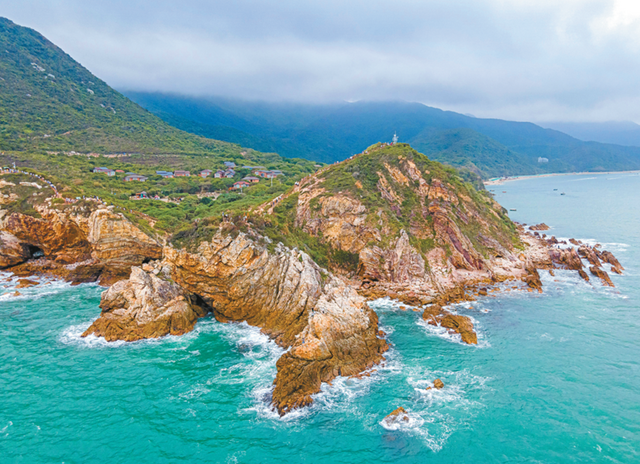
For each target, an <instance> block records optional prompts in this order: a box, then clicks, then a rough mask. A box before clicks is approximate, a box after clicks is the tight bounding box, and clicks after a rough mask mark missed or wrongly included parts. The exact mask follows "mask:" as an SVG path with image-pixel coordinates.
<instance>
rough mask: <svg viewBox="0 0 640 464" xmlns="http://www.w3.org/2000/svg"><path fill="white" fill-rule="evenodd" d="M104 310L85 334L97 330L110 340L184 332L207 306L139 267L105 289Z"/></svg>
mask: <svg viewBox="0 0 640 464" xmlns="http://www.w3.org/2000/svg"><path fill="white" fill-rule="evenodd" d="M100 308H101V309H102V313H101V314H100V317H99V318H98V319H97V320H96V321H95V322H94V323H93V324H91V327H89V328H88V329H87V330H86V331H85V332H84V333H83V334H82V336H83V337H86V336H88V335H91V334H94V335H96V336H98V337H104V338H105V340H107V341H110V342H111V341H115V340H125V341H135V340H141V339H145V338H158V337H163V336H165V335H169V334H171V335H182V334H185V333H187V332H189V331H191V330H193V327H194V325H195V323H196V320H197V319H198V318H199V317H203V316H205V315H206V314H207V313H208V310H207V309H205V308H203V307H201V306H198V305H196V304H194V302H193V301H192V298H190V296H189V295H188V294H186V293H185V292H184V291H183V290H182V289H181V288H180V287H179V286H178V285H176V284H175V283H172V282H169V281H165V280H161V279H159V278H158V277H156V276H154V275H152V274H148V273H146V272H145V271H143V270H142V269H141V268H139V267H133V268H132V269H131V277H130V278H129V279H128V280H121V281H119V282H117V283H115V284H114V285H113V286H111V287H110V288H109V289H108V290H106V291H105V292H103V293H102V299H101V302H100Z"/></svg>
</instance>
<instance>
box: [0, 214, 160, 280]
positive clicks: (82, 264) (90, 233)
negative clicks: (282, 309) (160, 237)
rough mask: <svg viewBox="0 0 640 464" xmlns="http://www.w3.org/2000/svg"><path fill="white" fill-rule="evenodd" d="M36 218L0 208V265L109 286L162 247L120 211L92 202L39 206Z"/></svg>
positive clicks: (26, 273) (21, 273) (24, 272)
mask: <svg viewBox="0 0 640 464" xmlns="http://www.w3.org/2000/svg"><path fill="white" fill-rule="evenodd" d="M38 213H39V215H40V216H41V217H39V218H37V217H33V216H30V215H26V214H22V213H15V212H14V213H9V212H8V211H6V210H0V269H8V270H10V271H12V272H13V273H14V274H16V275H19V276H30V275H34V274H49V275H55V276H58V277H61V278H63V279H65V280H68V281H72V282H94V281H97V280H100V282H101V283H102V284H104V285H109V284H111V283H113V282H116V281H118V280H120V279H125V278H127V277H128V276H129V273H130V271H131V267H132V266H139V265H140V264H142V263H143V262H144V261H146V260H149V259H159V258H161V256H162V247H161V246H160V245H159V244H158V243H157V242H156V241H155V240H153V239H152V238H150V237H149V236H148V235H146V234H144V233H143V232H142V231H140V229H138V228H137V227H136V226H135V225H133V224H132V223H131V222H130V221H129V220H128V219H127V218H125V217H124V215H122V214H120V213H114V212H113V211H111V210H109V209H107V208H103V207H98V205H92V206H91V207H89V206H83V207H67V208H64V209H62V210H57V209H55V208H50V207H47V206H39V207H38Z"/></svg>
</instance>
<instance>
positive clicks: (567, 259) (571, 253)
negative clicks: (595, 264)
mask: <svg viewBox="0 0 640 464" xmlns="http://www.w3.org/2000/svg"><path fill="white" fill-rule="evenodd" d="M548 253H549V256H550V258H551V261H552V262H553V263H555V264H556V265H558V266H559V267H560V268H562V269H569V270H572V271H578V270H580V269H582V267H583V264H582V260H581V259H580V256H579V255H578V252H577V251H576V249H575V248H563V249H561V248H549V250H548Z"/></svg>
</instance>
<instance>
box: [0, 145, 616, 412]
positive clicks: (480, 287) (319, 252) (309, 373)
mask: <svg viewBox="0 0 640 464" xmlns="http://www.w3.org/2000/svg"><path fill="white" fill-rule="evenodd" d="M16 201H19V198H14V197H11V196H9V195H5V196H4V197H3V202H4V203H5V204H9V205H11V204H12V202H13V203H15V202H16ZM194 227H196V228H202V230H195V231H193V232H194V233H193V234H186V236H190V237H198V240H200V241H199V242H197V243H186V244H185V247H184V248H180V249H176V248H174V247H173V246H171V245H167V246H164V248H163V247H161V246H160V245H159V244H158V243H157V242H156V241H155V240H153V239H151V238H150V237H149V236H147V235H146V234H145V233H143V232H142V231H141V230H140V229H139V228H137V227H136V226H135V225H134V224H132V223H131V222H130V221H129V220H128V219H126V218H125V217H124V216H123V215H122V214H120V213H118V212H116V211H114V210H113V209H112V208H105V207H103V206H102V205H99V204H96V203H90V202H89V203H87V202H85V203H84V204H75V205H61V206H55V205H52V204H51V201H44V202H41V203H39V204H34V211H33V212H32V214H26V213H24V212H19V211H15V210H10V209H0V268H7V269H9V270H11V271H13V272H14V273H16V274H19V275H23V276H27V275H31V274H37V273H50V274H54V275H58V276H61V277H63V278H65V279H68V280H72V281H75V282H83V281H95V280H98V279H99V280H100V282H101V283H103V284H112V283H113V285H112V286H111V287H110V288H109V289H108V290H107V291H105V292H104V293H103V295H102V301H101V304H100V307H101V309H102V312H101V315H100V317H99V318H98V319H97V320H96V321H94V323H93V324H92V325H91V327H89V329H88V330H87V331H86V332H85V334H84V336H88V335H90V334H93V335H96V336H102V337H104V338H105V339H107V340H109V341H112V340H127V341H134V340H139V339H143V338H154V337H161V336H164V335H169V334H172V335H180V334H184V333H186V332H189V331H190V330H192V329H193V328H194V326H195V324H196V321H197V319H198V318H200V317H203V316H205V315H209V314H210V315H213V316H214V317H215V318H216V319H217V320H219V321H221V322H241V321H246V322H247V323H249V324H251V325H253V326H256V327H260V328H261V329H262V331H263V332H264V333H266V334H268V335H269V336H270V337H272V338H273V339H274V340H275V342H276V343H278V344H279V345H281V346H283V347H285V348H287V351H286V352H285V353H284V355H283V356H282V357H281V358H280V359H279V360H278V362H277V375H276V378H275V381H274V384H275V386H274V390H273V396H272V399H273V405H274V407H275V408H277V410H278V412H279V413H280V414H285V413H286V412H287V411H289V410H291V409H292V408H297V407H301V406H305V405H308V404H309V403H311V401H312V395H313V394H314V393H317V392H319V391H320V388H321V385H322V383H323V382H330V381H331V380H332V379H334V378H335V377H336V376H354V375H359V374H361V373H362V372H364V371H366V370H367V369H369V368H371V367H372V366H374V365H375V364H377V363H379V362H381V361H382V359H383V353H384V352H385V351H386V350H387V349H388V346H387V343H386V341H385V340H384V339H383V338H382V337H381V335H382V334H381V332H380V331H379V328H378V319H377V316H376V314H375V312H374V311H372V310H371V308H370V307H369V306H368V305H367V303H366V301H367V300H373V299H376V298H380V297H390V298H392V299H397V300H400V301H402V302H404V303H405V304H409V305H412V306H414V307H416V308H420V309H421V310H422V311H423V315H422V317H423V319H424V320H426V321H427V322H428V323H429V324H433V325H437V326H440V327H444V328H446V329H448V330H449V331H451V332H454V333H458V334H459V335H460V337H461V339H462V341H464V342H466V343H468V344H475V343H477V336H476V333H475V331H474V327H473V323H472V321H471V320H470V319H469V318H467V317H465V316H463V315H459V314H455V313H451V312H449V311H448V309H447V305H449V304H450V303H453V302H458V301H464V300H469V299H472V298H473V296H472V295H471V294H472V293H475V294H476V295H487V287H488V286H491V285H493V284H496V283H499V282H502V281H505V280H516V279H517V280H521V281H522V282H523V283H524V284H526V286H527V287H528V289H529V290H530V291H534V290H538V291H542V280H541V277H540V273H539V272H538V270H539V269H547V270H549V272H555V270H556V269H566V270H572V271H577V272H578V273H579V274H580V275H581V276H582V277H583V278H584V279H585V280H589V276H588V275H587V273H586V272H585V270H584V268H585V262H586V263H588V266H589V271H590V273H591V275H593V276H595V277H597V278H599V279H600V280H601V281H602V282H603V284H605V285H613V282H612V281H611V279H610V278H609V275H608V274H607V272H606V270H605V269H604V265H605V264H608V265H609V266H610V267H611V271H612V272H615V273H622V271H623V270H624V268H623V267H622V265H621V264H620V263H619V262H618V261H617V259H616V258H615V257H614V256H613V255H612V254H611V253H610V252H608V251H604V250H600V248H599V246H595V247H590V246H587V245H585V244H582V243H580V242H579V241H576V240H573V239H572V241H571V243H565V242H562V243H561V242H559V241H558V240H556V239H555V237H547V236H546V235H544V234H543V235H540V233H539V231H546V230H548V229H549V227H548V226H546V225H539V226H532V227H530V228H529V229H525V227H524V226H520V225H518V226H516V225H515V224H514V223H512V222H511V221H510V220H509V219H508V217H507V215H506V212H505V210H504V209H503V208H502V207H500V205H498V204H497V203H496V202H495V201H494V200H493V199H492V198H491V196H490V195H488V194H487V193H486V192H478V191H476V190H475V189H474V188H473V187H472V186H470V185H469V184H466V183H465V182H463V181H462V179H460V178H459V177H458V176H457V175H456V172H455V171H454V170H452V169H450V168H446V167H444V166H443V165H441V164H439V163H435V162H432V161H430V160H428V159H427V158H426V157H425V156H424V155H421V154H419V153H417V152H415V151H414V150H413V149H411V148H410V147H408V146H406V145H396V146H379V145H378V146H374V147H371V148H370V149H369V150H367V151H366V152H365V153H362V154H360V155H357V156H354V157H352V158H351V159H349V160H347V161H345V162H343V163H339V164H336V165H333V166H331V167H329V168H327V169H325V170H322V171H320V172H318V173H316V174H315V175H312V176H309V177H307V178H305V179H303V181H302V182H300V184H298V185H296V186H295V188H293V189H292V190H291V191H290V192H288V193H287V194H286V195H284V196H282V197H279V198H278V199H277V200H274V201H271V202H269V204H267V205H263V206H262V207H260V208H257V209H256V210H255V211H252V212H250V213H249V214H247V215H245V216H244V217H243V218H238V220H237V221H234V220H229V219H227V218H225V220H223V221H222V222H220V220H215V219H214V218H211V219H210V220H203V221H199V222H197V223H196V224H195V226H194ZM203 237H207V238H206V239H205V238H203ZM114 282H115V283H114Z"/></svg>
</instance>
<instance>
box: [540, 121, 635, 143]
mask: <svg viewBox="0 0 640 464" xmlns="http://www.w3.org/2000/svg"><path fill="white" fill-rule="evenodd" d="M538 124H539V125H540V126H542V127H546V128H548V129H555V130H558V131H561V132H564V133H565V134H569V135H570V136H572V137H575V138H577V139H579V140H584V141H586V142H601V143H614V144H617V145H625V146H629V147H640V125H638V124H636V123H635V122H631V121H607V122H542V123H538Z"/></svg>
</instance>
